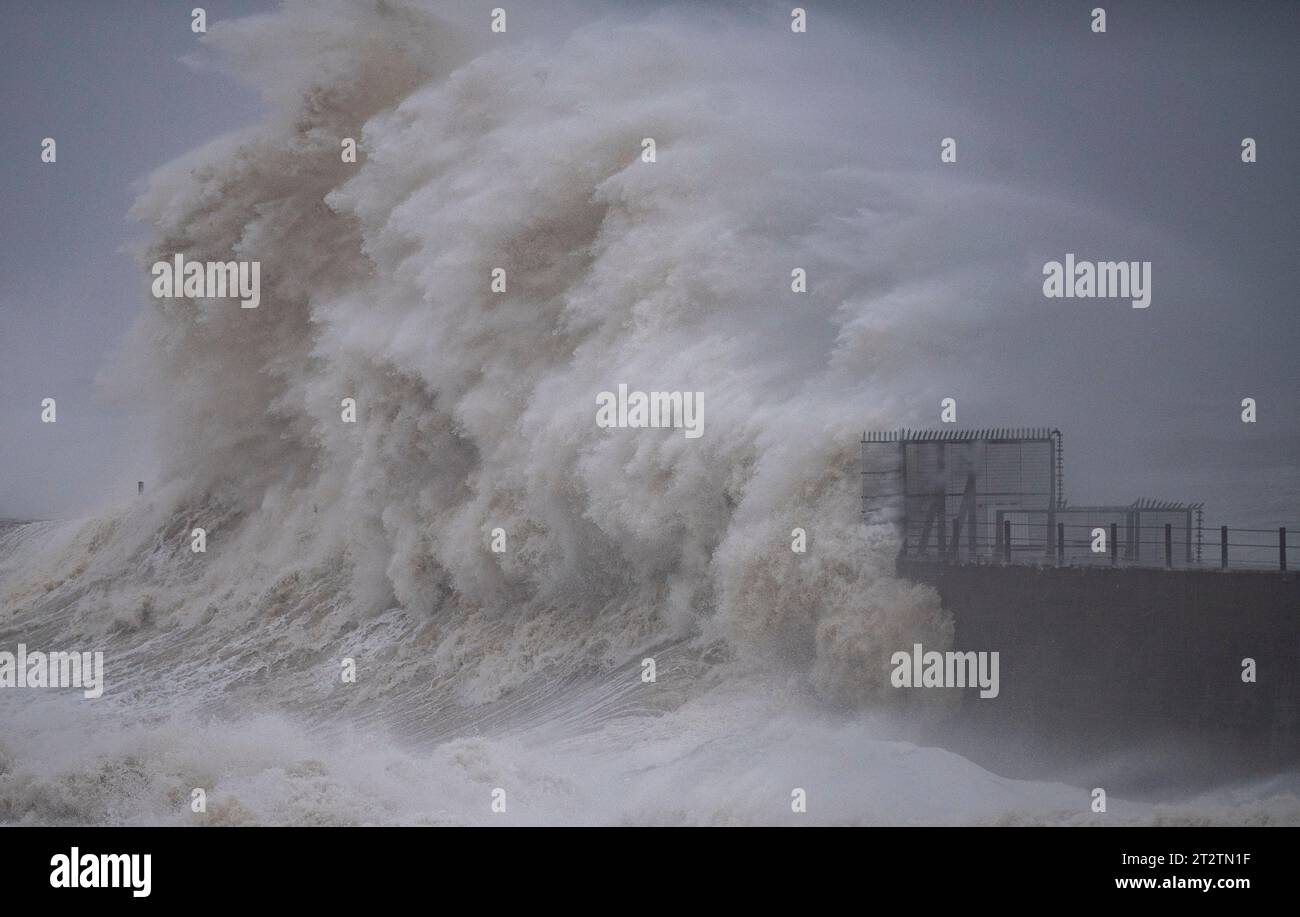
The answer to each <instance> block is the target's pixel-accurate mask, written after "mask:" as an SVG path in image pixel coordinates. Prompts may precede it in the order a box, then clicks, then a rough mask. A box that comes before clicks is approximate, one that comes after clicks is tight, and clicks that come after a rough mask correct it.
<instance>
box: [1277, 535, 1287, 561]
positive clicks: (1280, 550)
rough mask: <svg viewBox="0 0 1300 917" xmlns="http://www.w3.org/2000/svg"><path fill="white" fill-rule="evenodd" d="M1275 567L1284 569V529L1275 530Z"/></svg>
mask: <svg viewBox="0 0 1300 917" xmlns="http://www.w3.org/2000/svg"><path fill="white" fill-rule="evenodd" d="M1277 565H1278V566H1279V567H1281V568H1282V569H1283V570H1285V569H1286V529H1285V528H1280V529H1278V530H1277Z"/></svg>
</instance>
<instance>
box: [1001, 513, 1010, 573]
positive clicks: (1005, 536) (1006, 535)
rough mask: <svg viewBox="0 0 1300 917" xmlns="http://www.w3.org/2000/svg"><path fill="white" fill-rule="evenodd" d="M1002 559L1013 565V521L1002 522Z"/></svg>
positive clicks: (1004, 520) (1005, 520)
mask: <svg viewBox="0 0 1300 917" xmlns="http://www.w3.org/2000/svg"><path fill="white" fill-rule="evenodd" d="M1002 559H1003V560H1004V561H1006V562H1007V563H1011V520H1010V519H1003V520H1002Z"/></svg>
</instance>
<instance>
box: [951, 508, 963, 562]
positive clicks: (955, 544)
mask: <svg viewBox="0 0 1300 917" xmlns="http://www.w3.org/2000/svg"><path fill="white" fill-rule="evenodd" d="M960 547H961V516H953V517H952V559H953V560H954V561H958V560H961V558H960V557H958V556H957V552H958V550H959V549H960Z"/></svg>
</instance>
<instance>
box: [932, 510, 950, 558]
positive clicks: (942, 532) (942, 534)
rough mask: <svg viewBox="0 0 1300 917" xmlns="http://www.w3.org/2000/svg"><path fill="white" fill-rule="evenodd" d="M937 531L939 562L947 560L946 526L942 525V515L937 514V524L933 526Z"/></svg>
mask: <svg viewBox="0 0 1300 917" xmlns="http://www.w3.org/2000/svg"><path fill="white" fill-rule="evenodd" d="M935 528H936V529H938V530H939V560H941V561H944V560H947V559H948V526H946V525H944V524H943V513H939V524H938V525H936V526H935Z"/></svg>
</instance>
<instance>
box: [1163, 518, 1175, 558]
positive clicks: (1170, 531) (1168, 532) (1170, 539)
mask: <svg viewBox="0 0 1300 917" xmlns="http://www.w3.org/2000/svg"><path fill="white" fill-rule="evenodd" d="M1173 565H1174V527H1173V525H1171V524H1170V523H1168V522H1166V523H1165V566H1166V567H1172V566H1173Z"/></svg>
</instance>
